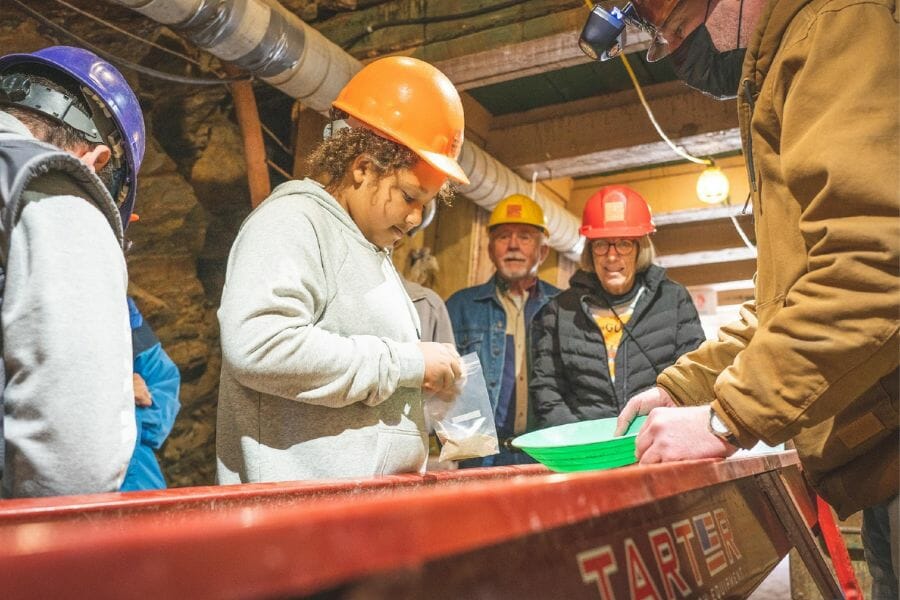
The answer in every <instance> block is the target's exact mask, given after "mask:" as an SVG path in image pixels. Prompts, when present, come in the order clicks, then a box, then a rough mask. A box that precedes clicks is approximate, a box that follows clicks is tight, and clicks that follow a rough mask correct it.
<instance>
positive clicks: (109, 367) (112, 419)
mask: <svg viewBox="0 0 900 600" xmlns="http://www.w3.org/2000/svg"><path fill="white" fill-rule="evenodd" d="M0 159H2V160H0V199H2V203H0V205H2V206H0V208H2V219H0V266H2V270H0V281H2V279H3V278H4V277H5V286H4V287H2V288H0V289H2V318H0V322H2V324H3V326H2V338H0V347H2V365H3V367H4V368H2V369H0V373H2V374H3V375H4V376H5V381H4V383H5V387H2V386H0V389H2V394H3V398H2V400H3V402H2V404H3V413H2V415H3V425H4V431H3V434H4V435H3V436H2V437H3V439H4V441H5V460H4V464H3V476H2V483H3V486H2V493H0V496H2V497H29V496H55V495H63V494H84V493H89V492H103V491H115V490H117V489H119V486H120V485H121V483H122V478H123V477H124V476H125V468H126V467H127V465H128V460H129V459H130V458H131V453H132V451H133V449H134V441H135V422H134V391H133V389H132V379H131V328H130V326H129V321H128V310H127V308H126V304H125V289H126V286H127V284H128V277H127V273H126V270H125V258H124V256H123V254H122V246H121V239H122V228H121V224H120V221H119V215H118V211H117V210H116V206H115V204H114V203H113V201H112V198H110V197H109V194H108V193H107V192H106V190H105V188H103V185H102V183H101V182H100V180H99V179H98V178H97V177H96V176H95V175H94V174H93V173H92V172H91V171H90V170H89V169H88V168H87V167H86V166H84V165H83V164H82V163H81V162H80V161H78V159H76V158H74V157H73V156H71V155H69V154H67V153H64V152H61V151H60V150H58V149H57V148H54V147H53V146H49V145H47V144H42V143H40V142H38V141H37V140H35V139H34V138H33V137H32V135H31V133H30V132H29V131H28V129H27V128H26V127H25V126H24V125H23V124H22V123H21V122H19V121H18V120H17V119H15V118H13V117H12V116H11V115H9V114H8V113H5V112H2V111H0Z"/></svg>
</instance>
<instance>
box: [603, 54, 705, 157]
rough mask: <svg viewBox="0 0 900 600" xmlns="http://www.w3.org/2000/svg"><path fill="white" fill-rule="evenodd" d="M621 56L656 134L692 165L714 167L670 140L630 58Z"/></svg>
mask: <svg viewBox="0 0 900 600" xmlns="http://www.w3.org/2000/svg"><path fill="white" fill-rule="evenodd" d="M619 56H621V57H622V62H623V63H624V64H625V70H626V71H628V76H629V77H630V78H631V83H632V84H634V89H635V91H637V95H638V98H640V100H641V104H642V105H643V106H644V110H645V111H647V116H648V117H649V118H650V122H651V123H652V124H653V127H654V128H655V129H656V133H658V134H659V137H661V138H662V140H663V141H664V142H665V143H666V144H668V146H669V148H671V149H672V152H674V153H675V154H677V155H678V156H680V157H681V158H683V159H685V160H689V161H691V162H692V163H696V164H698V165H706V166H708V167H711V166H713V161H712V160H711V159H709V158H697V157H696V156H693V155H691V154H688V153H687V152H686V151H685V150H682V149H681V148H679V147H678V146H676V145H675V144H674V143H673V142H672V140H670V139H669V136H667V135H666V132H664V131H663V130H662V127H660V125H659V123H658V122H657V121H656V117H655V116H654V115H653V111H652V110H650V105H649V104H647V99H646V98H644V90H642V89H641V84H640V83H639V82H638V80H637V77H636V76H635V74H634V70H633V69H632V68H631V64H630V63H629V62H628V58H627V57H626V56H625V53H624V52H623V53H622V54H620V55H619Z"/></svg>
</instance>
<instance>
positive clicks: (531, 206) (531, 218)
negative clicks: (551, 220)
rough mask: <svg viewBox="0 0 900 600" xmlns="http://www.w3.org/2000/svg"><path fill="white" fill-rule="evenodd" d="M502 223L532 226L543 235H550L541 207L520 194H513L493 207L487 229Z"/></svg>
mask: <svg viewBox="0 0 900 600" xmlns="http://www.w3.org/2000/svg"><path fill="white" fill-rule="evenodd" d="M504 223H524V224H525V225H534V226H535V227H540V228H541V229H542V230H543V231H544V233H545V234H547V235H550V230H549V229H547V220H546V219H544V211H543V210H541V205H540V204H538V203H537V202H535V201H534V200H532V199H531V198H529V197H528V196H523V195H522V194H513V195H512V196H509V197H507V198H504V199H503V200H501V201H500V202H499V203H498V204H497V206H495V207H494V210H493V211H492V212H491V218H490V220H489V221H488V229H491V228H492V227H494V226H495V225H502V224H504Z"/></svg>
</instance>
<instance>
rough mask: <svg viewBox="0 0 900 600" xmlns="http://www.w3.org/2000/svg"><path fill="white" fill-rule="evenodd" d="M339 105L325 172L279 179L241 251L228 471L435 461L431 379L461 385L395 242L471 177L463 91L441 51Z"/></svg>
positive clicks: (228, 305) (228, 374) (230, 313)
mask: <svg viewBox="0 0 900 600" xmlns="http://www.w3.org/2000/svg"><path fill="white" fill-rule="evenodd" d="M411 92H412V93H411ZM334 107H335V109H336V110H335V116H336V117H342V120H341V121H339V123H340V127H341V129H340V131H337V132H336V133H334V134H333V135H332V136H331V137H329V138H328V139H326V140H325V141H324V142H323V143H322V144H321V145H320V146H319V148H318V149H317V151H316V152H315V153H314V154H313V155H312V156H311V159H310V164H311V166H312V171H313V172H314V173H315V176H314V178H313V179H305V180H303V181H290V182H287V183H285V184H283V185H281V186H279V187H278V188H277V189H275V190H274V191H273V193H272V195H271V196H270V197H269V198H268V199H266V200H265V201H264V202H263V203H262V204H261V205H260V206H259V207H257V208H256V209H255V210H254V211H253V213H251V214H250V216H249V217H248V218H247V220H246V221H245V222H244V223H243V225H242V226H241V230H240V232H239V233H238V235H237V238H236V240H235V242H234V246H233V247H232V249H231V254H230V256H229V261H228V271H227V276H226V283H225V288H224V290H223V295H222V304H221V308H220V309H219V313H218V316H219V323H220V327H221V336H222V374H221V382H220V388H219V389H220V395H219V408H218V424H217V426H218V429H217V439H216V454H217V476H218V480H219V483H223V484H227V483H242V482H261V481H285V480H299V479H307V480H308V479H328V478H360V477H373V476H379V475H390V474H395V473H406V472H422V471H423V470H424V466H425V460H426V457H427V445H426V441H427V438H426V432H425V427H424V417H423V405H422V392H423V390H424V391H426V392H429V393H434V394H439V395H440V394H452V390H453V389H454V380H455V379H456V378H457V377H458V376H459V375H460V365H459V356H458V355H457V353H456V350H455V349H454V347H453V345H452V344H438V343H432V342H420V341H419V338H420V335H419V329H420V325H419V319H418V316H417V315H416V311H415V309H414V308H413V305H412V303H411V301H410V300H409V297H408V296H407V294H406V292H405V291H404V288H403V285H402V282H401V279H400V277H399V275H398V274H397V272H396V270H395V269H394V266H393V263H392V262H391V254H390V249H391V248H392V247H393V245H394V243H395V242H396V241H397V240H398V239H400V238H401V237H403V236H404V235H405V234H406V232H407V231H408V230H409V229H411V228H413V227H415V226H416V225H418V224H419V223H420V222H421V218H422V209H423V207H424V206H425V204H427V203H428V202H429V201H430V200H431V199H432V198H435V197H442V196H445V195H447V179H448V178H452V179H454V180H455V181H459V182H462V183H467V182H468V181H467V179H466V176H465V174H463V172H462V170H461V169H460V167H459V165H458V163H457V162H456V159H457V156H458V154H459V148H460V145H461V142H462V132H463V129H464V122H463V113H462V105H461V102H460V100H459V95H458V94H457V93H456V91H455V89H454V88H453V86H452V84H451V83H450V82H449V80H448V79H447V78H446V77H445V76H444V75H443V74H442V73H441V72H440V71H438V70H437V69H435V68H434V67H432V66H430V65H428V64H427V63H424V62H422V61H419V60H416V59H412V58H406V57H390V58H385V59H381V60H378V61H375V62H373V63H370V64H369V65H367V66H366V67H365V68H363V70H362V71H360V72H359V73H357V75H356V76H354V78H353V79H352V80H351V81H350V82H349V83H348V84H347V86H346V87H345V88H344V89H343V90H342V91H341V94H340V95H339V97H338V99H337V100H336V101H335V103H334ZM335 129H337V127H335Z"/></svg>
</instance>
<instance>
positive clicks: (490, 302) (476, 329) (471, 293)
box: [447, 275, 560, 414]
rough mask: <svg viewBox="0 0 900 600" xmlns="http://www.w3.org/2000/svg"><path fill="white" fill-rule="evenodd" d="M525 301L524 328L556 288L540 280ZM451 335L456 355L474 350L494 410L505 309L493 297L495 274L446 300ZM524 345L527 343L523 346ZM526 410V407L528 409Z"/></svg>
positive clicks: (503, 352) (502, 353)
mask: <svg viewBox="0 0 900 600" xmlns="http://www.w3.org/2000/svg"><path fill="white" fill-rule="evenodd" d="M535 290H536V291H535V293H533V294H530V295H529V297H528V301H527V302H526V303H525V328H526V331H528V330H529V329H530V328H531V321H532V320H533V319H534V315H536V314H537V312H538V311H539V310H540V309H541V308H543V306H544V305H545V304H547V303H548V302H549V301H550V300H551V299H552V298H554V297H555V296H556V295H557V294H559V292H560V290H559V289H558V288H556V287H554V286H552V285H550V284H549V283H546V282H544V281H541V280H540V279H539V280H538V282H537V285H536V286H535ZM447 311H448V312H449V313H450V321H451V322H452V323H453V336H454V337H455V338H456V348H457V349H458V350H459V353H460V355H463V354H468V353H469V352H477V353H478V360H480V361H481V368H482V369H483V370H484V380H485V382H486V383H487V387H488V395H489V396H490V399H491V407H492V408H493V409H494V413H495V414H496V411H497V403H498V402H499V399H500V381H501V379H502V377H503V358H504V357H505V356H506V312H505V311H504V310H503V306H502V305H501V304H500V301H499V300H498V299H497V275H494V276H493V277H491V278H490V279H489V280H488V281H487V283H484V284H482V285H476V286H473V287H469V288H465V289H462V290H460V291H458V292H456V293H455V294H453V295H452V296H450V298H449V299H448V300H447ZM526 347H528V346H526ZM529 412H530V410H529Z"/></svg>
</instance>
